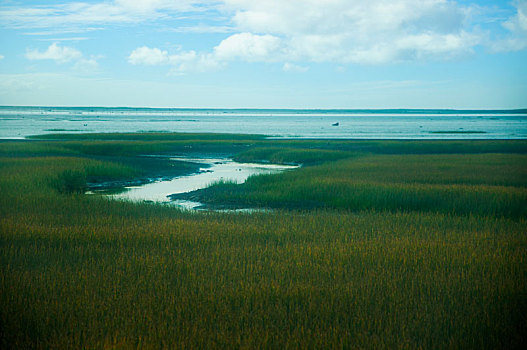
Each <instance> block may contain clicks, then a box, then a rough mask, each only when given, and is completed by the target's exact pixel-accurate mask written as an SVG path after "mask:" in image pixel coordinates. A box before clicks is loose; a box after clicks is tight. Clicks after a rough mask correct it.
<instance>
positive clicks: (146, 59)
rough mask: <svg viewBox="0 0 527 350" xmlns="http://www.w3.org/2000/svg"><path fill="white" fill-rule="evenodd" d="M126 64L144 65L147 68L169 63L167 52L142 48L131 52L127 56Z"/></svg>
mask: <svg viewBox="0 0 527 350" xmlns="http://www.w3.org/2000/svg"><path fill="white" fill-rule="evenodd" d="M128 62H130V63H131V64H134V65H137V64H144V65H147V66H153V65H158V64H166V63H168V62H169V58H168V52H167V51H161V50H160V49H157V48H153V49H151V48H149V47H147V46H143V47H139V48H137V49H135V50H134V51H132V53H131V54H130V56H128Z"/></svg>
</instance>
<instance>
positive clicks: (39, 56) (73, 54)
mask: <svg viewBox="0 0 527 350" xmlns="http://www.w3.org/2000/svg"><path fill="white" fill-rule="evenodd" d="M26 58H27V59H29V60H53V61H56V62H59V63H65V62H70V61H72V60H79V59H81V58H82V53H81V52H80V51H79V50H77V49H74V48H72V47H68V46H62V47H61V46H59V45H58V44H57V43H53V44H51V45H50V46H49V47H48V48H47V50H46V51H42V52H41V51H39V50H27V52H26Z"/></svg>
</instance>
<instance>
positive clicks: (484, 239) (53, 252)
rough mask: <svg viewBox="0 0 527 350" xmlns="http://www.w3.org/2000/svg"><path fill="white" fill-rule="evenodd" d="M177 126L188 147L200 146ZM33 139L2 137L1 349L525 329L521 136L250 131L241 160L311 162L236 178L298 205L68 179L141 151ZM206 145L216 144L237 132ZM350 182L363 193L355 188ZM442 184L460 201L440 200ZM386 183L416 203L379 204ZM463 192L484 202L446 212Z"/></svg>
mask: <svg viewBox="0 0 527 350" xmlns="http://www.w3.org/2000/svg"><path fill="white" fill-rule="evenodd" d="M172 137H173V138H174V139H173V140H171V141H170V142H176V143H180V144H181V145H183V146H191V148H189V147H186V148H184V147H181V149H183V150H185V149H186V150H187V151H188V150H191V149H193V146H195V145H196V144H201V143H202V142H203V140H202V139H200V138H197V139H195V141H196V144H194V143H193V139H192V138H190V139H185V140H177V137H176V136H174V135H172ZM114 138H115V136H114ZM117 141H119V142H123V145H125V146H126V145H127V144H128V142H130V144H129V145H130V146H131V147H134V142H142V141H141V140H135V139H132V140H124V141H122V140H117ZM42 142H43V143H40V142H37V141H35V142H31V143H14V144H12V143H0V154H3V156H2V157H1V158H0V192H1V193H2V196H0V262H1V265H0V281H1V282H0V324H1V325H2V326H1V327H0V346H2V347H3V348H210V347H216V348H218V347H223V348H224V347H228V348H259V347H264V348H287V347H289V348H291V347H293V348H297V347H302V348H328V347H330V348H478V349H480V348H488V349H496V348H503V349H510V348H518V347H519V346H520V345H521V343H522V341H524V340H525V334H527V332H526V331H527V320H526V316H525V315H526V314H527V312H526V311H527V299H526V295H527V283H526V282H525V281H527V269H526V265H525V261H526V255H527V254H526V247H527V239H526V236H525V227H526V226H525V224H526V218H525V212H524V211H522V210H524V209H521V208H524V207H525V187H526V180H525V179H526V177H525V164H526V163H525V158H524V157H525V155H523V154H522V152H519V151H518V150H519V149H522V147H525V144H524V143H516V142H512V145H509V144H508V143H507V142H501V141H500V142H501V144H500V145H496V144H495V143H492V142H490V143H489V144H487V147H488V148H489V150H491V151H492V153H489V152H483V151H481V150H480V151H479V152H475V151H474V152H468V153H466V154H463V152H462V150H463V149H469V148H470V147H473V146H472V145H471V144H470V142H467V144H468V145H465V144H463V143H459V144H458V145H457V146H452V145H451V144H448V142H447V143H445V145H441V143H437V144H436V145H434V147H433V149H434V152H430V153H428V154H426V153H423V152H422V147H423V146H422V145H420V144H419V143H404V142H403V143H401V144H397V143H396V142H387V143H386V144H385V146H384V147H386V149H385V151H382V149H383V147H380V146H379V144H380V142H378V143H374V142H371V143H365V144H363V145H362V147H364V148H368V147H369V148H370V149H369V150H368V151H367V152H365V151H361V150H360V149H359V148H358V146H357V147H355V148H349V149H348V148H345V147H344V146H343V145H344V144H346V142H342V141H336V143H337V144H340V146H339V145H337V144H332V142H327V141H324V142H321V143H319V142H318V141H316V142H315V141H309V143H308V142H307V141H306V142H300V143H299V144H295V142H293V141H287V142H285V143H284V142H283V141H281V142H282V143H281V144H277V143H276V142H275V141H263V140H249V141H243V142H242V144H243V147H245V148H246V149H243V150H241V152H244V153H245V154H244V153H241V154H240V155H239V156H240V157H241V156H244V157H247V158H249V157H253V160H260V161H270V160H271V158H270V155H272V154H275V153H279V154H280V153H281V155H280V157H282V158H281V159H282V161H283V162H295V161H296V162H303V163H304V164H306V166H304V167H303V168H302V169H299V170H295V171H292V172H288V173H284V174H280V175H273V176H267V177H255V178H252V179H251V180H250V181H249V182H248V183H247V185H246V186H238V187H237V191H238V192H239V193H240V194H239V196H240V197H239V199H238V200H240V201H241V200H250V201H254V202H255V203H256V202H257V200H256V199H257V198H260V197H258V196H261V197H265V196H268V198H270V199H269V203H279V202H280V201H281V200H284V199H283V198H280V197H279V196H278V193H279V192H283V196H288V197H287V198H288V199H287V200H288V201H290V202H294V203H297V205H298V209H299V210H297V211H290V210H288V211H281V210H277V211H274V212H271V213H267V214H261V213H260V214H258V213H255V214H234V213H186V212H181V211H178V210H177V209H174V208H170V207H166V206H161V205H151V204H141V203H139V204H138V203H122V202H113V201H108V200H106V199H104V198H101V197H97V196H85V195H82V194H78V193H75V192H76V191H64V190H63V189H61V187H60V186H57V181H59V180H60V179H61V176H62V177H64V176H65V175H61V174H69V175H68V176H70V177H71V178H73V179H76V178H78V177H81V176H83V174H84V175H85V176H90V177H92V178H93V179H96V178H104V177H112V178H114V179H125V178H129V177H133V176H136V174H137V173H136V172H138V171H139V172H141V171H142V170H141V167H142V166H143V165H141V164H136V165H135V166H132V165H133V163H129V164H125V163H123V162H119V159H120V157H125V158H126V157H132V156H131V155H130V154H132V153H133V152H138V154H143V153H142V151H140V152H139V151H137V150H136V151H133V152H132V151H127V150H124V151H123V153H122V154H124V155H122V156H118V155H116V154H113V155H112V156H111V157H112V158H108V159H103V158H100V157H99V158H97V157H95V154H93V153H92V152H90V151H86V150H89V149H90V145H89V144H90V143H93V144H97V143H99V142H100V140H89V139H86V140H68V141H66V140H57V141H45V142H44V141H42ZM70 142H74V143H78V144H84V145H88V146H86V147H84V148H81V147H78V148H76V149H75V148H74V147H70V145H71V144H70ZM112 142H114V141H112ZM149 142H153V143H155V142H157V141H155V140H150V141H149ZM159 142H164V141H159ZM211 142H214V143H216V146H215V147H217V149H216V151H221V150H232V149H233V148H232V144H233V143H236V144H238V143H239V142H240V141H239V140H236V139H231V140H229V139H228V138H225V139H223V140H212V141H211ZM267 142H269V143H267ZM351 143H352V142H350V144H351ZM29 144H31V145H32V146H28V145H29ZM360 144H361V143H360V142H358V143H356V145H360ZM375 144H376V145H377V146H375V147H379V148H378V151H377V152H372V151H371V150H372V149H371V148H372V147H374V145H375ZM6 145H7V146H6ZM48 145H49V146H48ZM221 145H224V146H225V148H221V147H220V146H221ZM412 145H416V146H415V147H416V148H417V149H412V147H413V146H412ZM44 146H45V147H44ZM51 146H52V147H51ZM348 146H349V145H348ZM392 146H393V147H395V148H398V149H399V151H398V152H394V151H393V150H392V151H390V150H389V149H388V148H390V147H392ZM480 146H481V145H480ZM4 147H8V150H6V148H4ZM17 147H20V148H18V150H17ZM28 147H34V149H33V151H31V150H28ZM42 147H44V150H43V148H42ZM49 147H51V149H50V148H49ZM99 147H100V146H99ZM236 147H237V146H236ZM317 147H319V148H317ZM346 147H347V146H346ZM456 147H458V148H457V149H456ZM500 147H501V148H500ZM258 148H264V149H265V150H264V151H262V150H260V151H259V150H258ZM58 149H64V150H66V151H65V153H63V154H59V152H58V151H57V150H58ZM110 149H111V148H110ZM176 149H177V148H176ZM317 149H320V150H326V151H328V152H336V153H338V156H335V158H331V157H320V158H317V156H316V154H317V151H316V150H317ZM438 149H440V150H443V152H442V153H441V152H438ZM2 150H3V151H2ZM143 150H144V149H143ZM304 150H306V151H304ZM402 150H405V152H406V154H401V153H402ZM511 150H512V151H511ZM2 152H3V153H2ZM69 152H73V154H72V153H69ZM83 152H87V153H83ZM320 153H321V154H325V153H323V152H320ZM342 153H346V156H345V157H344V156H343V157H341V156H342ZM415 153H420V154H425V155H420V156H416V155H412V154H415ZM469 153H471V154H469ZM475 153H479V154H475ZM257 158H260V159H257ZM293 158H294V159H293ZM306 160H307V161H306ZM68 176H66V178H67V177H68ZM62 180H64V179H62ZM361 181H362V182H361ZM58 183H60V181H59V182H58ZM224 185H225V186H227V187H228V186H231V185H229V184H224ZM337 185H338V186H337ZM339 186H341V187H339ZM354 186H355V187H354ZM361 186H362V187H361ZM364 186H365V187H364ZM219 187H221V186H219ZM219 187H218V188H219ZM360 188H362V189H363V190H364V189H365V190H364V191H365V192H363V193H362V194H361V196H363V197H361V198H362V200H361V201H358V200H357V197H355V199H353V200H351V199H348V197H349V195H350V194H352V193H354V192H355V191H357V189H360ZM394 188H396V189H397V188H398V189H400V191H399V192H397V191H395V190H394ZM460 189H461V190H460ZM376 191H377V192H376ZM412 191H414V192H412ZM426 191H431V192H430V194H429V195H430V197H429V198H428V199H426V200H425V199H422V197H423V196H424V195H425V194H427V193H428V192H426ZM441 191H446V193H449V192H448V191H453V193H458V192H456V191H461V192H460V193H462V194H464V195H465V196H467V197H456V196H454V195H452V196H451V197H448V196H447V197H445V198H444V199H443V200H442V201H439V202H438V200H439V199H441V198H442V196H443V192H441ZM375 193H377V196H378V198H377V197H375ZM438 193H439V194H438ZM458 195H459V194H458ZM277 196H278V197H277ZM385 196H388V198H389V199H390V201H388V202H391V201H396V202H397V203H407V202H408V201H410V200H414V201H416V204H415V206H414V207H398V206H396V207H393V208H391V207H390V208H388V207H386V205H385V204H382V201H381V199H382V198H384V197H385ZM471 196H472V197H471ZM507 196H508V197H507ZM310 198H316V200H317V201H321V200H324V201H326V202H323V203H326V204H324V206H320V205H316V206H311V207H310V202H309V200H310ZM372 198H373V199H372ZM401 198H402V199H401ZM467 198H469V199H470V198H472V200H473V202H465V203H466V206H468V207H469V208H480V209H477V210H475V209H471V210H470V211H468V212H467V211H465V212H464V211H461V210H460V209H456V210H451V208H458V205H460V204H461V203H462V202H463V201H466V200H467ZM507 198H508V200H507ZM491 199H492V200H491ZM353 201H355V202H357V203H364V201H367V203H369V204H368V206H366V207H360V206H359V207H356V206H355V204H353V203H355V202H353ZM385 201H386V200H385ZM350 203H351V204H350ZM452 203H454V204H452ZM456 203H457V204H456ZM507 203H509V204H507ZM511 203H512V204H511ZM256 204H258V203H256ZM311 204H312V203H311ZM352 204H353V205H352ZM507 205H508V206H507ZM442 206H446V208H449V209H444V208H443V207H442ZM313 207H315V209H312V208H313ZM310 208H311V209H310ZM481 208H486V209H481ZM503 208H509V209H507V210H505V209H503ZM510 208H516V209H514V210H512V209H510ZM518 208H520V209H518Z"/></svg>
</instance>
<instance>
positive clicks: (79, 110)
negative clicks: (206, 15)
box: [0, 106, 527, 140]
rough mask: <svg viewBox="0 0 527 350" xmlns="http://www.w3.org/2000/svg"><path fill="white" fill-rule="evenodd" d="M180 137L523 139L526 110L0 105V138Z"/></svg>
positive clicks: (525, 129)
mask: <svg viewBox="0 0 527 350" xmlns="http://www.w3.org/2000/svg"><path fill="white" fill-rule="evenodd" d="M98 132H185V133H202V132H204V133H210V132H214V133H241V134H262V135H267V136H269V137H275V138H317V139H412V140H421V139H526V138H527V109H523V110H444V109H424V110H416V109H384V110H368V109H360V110H359V109H350V110H340V109H339V110H328V109H324V110H322V109H321V110H318V109H317V110H314V109H310V110H304V109H183V108H105V107H9V106H0V138H3V139H6V138H24V137H26V136H29V135H40V134H48V133H98Z"/></svg>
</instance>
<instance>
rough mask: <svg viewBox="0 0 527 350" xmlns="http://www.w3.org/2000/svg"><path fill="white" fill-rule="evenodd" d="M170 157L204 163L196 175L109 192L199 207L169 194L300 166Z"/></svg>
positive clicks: (145, 199) (130, 197)
mask: <svg viewBox="0 0 527 350" xmlns="http://www.w3.org/2000/svg"><path fill="white" fill-rule="evenodd" d="M170 159H171V160H177V161H186V162H194V163H199V164H204V166H203V167H202V168H200V171H199V172H198V173H196V174H192V175H187V176H180V177H177V178H174V179H172V180H168V181H158V182H153V183H149V184H145V185H142V186H135V187H127V188H126V190H125V191H124V192H122V193H118V194H112V195H109V196H110V197H111V198H115V199H122V200H131V201H152V202H161V203H171V204H174V205H176V206H179V207H181V208H185V209H196V208H198V207H200V206H201V203H199V202H192V201H186V200H176V201H170V199H169V198H168V197H167V196H168V195H170V194H175V193H186V192H191V191H195V190H199V189H202V188H205V187H208V186H209V185H210V184H212V183H214V182H217V181H220V180H226V181H233V182H236V183H238V184H241V183H243V182H245V180H247V178H248V177H249V176H251V175H258V174H275V173H279V172H282V171H284V170H289V169H294V168H297V166H291V165H275V164H253V163H238V162H235V161H233V160H231V159H226V158H221V159H220V158H182V157H173V158H170Z"/></svg>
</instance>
